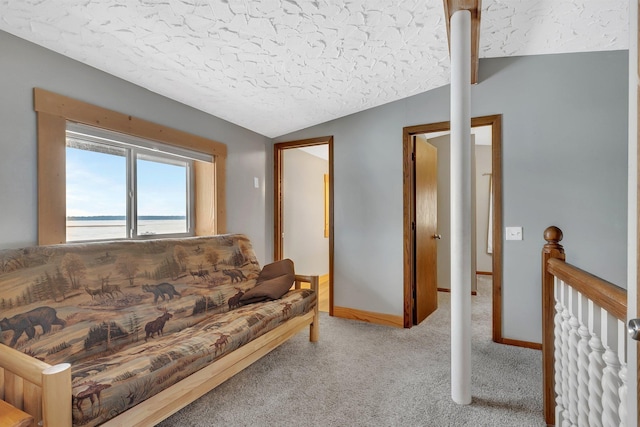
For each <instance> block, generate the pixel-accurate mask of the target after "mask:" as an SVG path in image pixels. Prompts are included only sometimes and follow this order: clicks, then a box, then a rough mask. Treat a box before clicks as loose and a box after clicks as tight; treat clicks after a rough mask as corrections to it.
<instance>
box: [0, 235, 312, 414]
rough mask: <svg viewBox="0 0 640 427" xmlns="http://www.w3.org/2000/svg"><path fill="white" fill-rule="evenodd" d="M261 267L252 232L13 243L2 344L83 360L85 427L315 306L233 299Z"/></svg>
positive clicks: (5, 270) (4, 274)
mask: <svg viewBox="0 0 640 427" xmlns="http://www.w3.org/2000/svg"><path fill="white" fill-rule="evenodd" d="M225 271H227V272H228V271H239V272H241V275H239V274H236V275H235V276H230V275H229V274H225ZM259 273H260V266H259V265H258V262H257V260H256V257H255V254H254V252H253V249H252V247H251V243H250V241H249V240H248V239H247V238H246V237H245V236H243V235H223V236H211V237H196V238H184V239H159V240H148V241H128V242H125V241H120V242H115V241H114V242H100V243H92V244H67V245H55V246H41V247H31V248H24V249H17V250H3V251H0V329H1V331H0V342H4V343H5V345H9V346H11V347H14V348H16V349H18V350H20V351H22V352H24V353H27V354H29V355H31V356H34V357H36V358H38V359H41V360H43V361H45V362H47V363H50V364H56V363H61V362H69V363H71V364H72V386H73V396H74V398H73V419H74V425H78V426H80V425H82V426H94V425H98V424H100V423H103V422H105V421H106V420H107V419H109V418H110V417H113V416H115V415H117V414H119V413H121V412H123V411H125V410H126V409H128V408H129V407H131V406H134V405H135V404H137V403H139V402H141V401H143V400H145V399H147V398H149V397H150V396H153V395H154V394H156V393H158V392H159V391H161V390H163V389H164V388H166V387H168V386H170V385H172V384H174V383H176V382H177V381H179V380H180V379H182V378H184V377H186V376H188V375H190V374H191V373H193V372H195V371H197V370H198V369H201V368H202V367H204V366H206V365H207V364H208V363H210V362H211V361H213V360H215V359H217V358H219V357H221V356H222V355H224V354H228V353H229V352H231V351H233V350H234V349H236V348H238V347H240V346H241V345H243V344H245V343H247V342H249V341H251V340H252V339H254V338H256V337H258V336H260V335H262V334H263V333H265V332H267V331H269V330H271V329H273V328H275V327H276V326H278V325H279V324H280V323H282V322H283V321H285V320H286V319H288V318H291V317H293V316H296V315H300V314H303V313H305V312H307V311H309V310H311V309H312V308H313V306H314V305H315V298H316V296H315V294H313V292H311V291H309V290H299V291H296V290H292V291H290V292H289V293H288V294H286V295H285V296H284V297H283V298H282V299H280V300H276V301H271V302H267V303H259V304H250V305H242V304H238V303H237V301H236V300H233V298H234V297H236V296H237V295H238V294H239V293H244V292H246V291H247V290H249V289H252V288H253V287H254V286H255V282H256V278H257V277H258V274H259ZM230 301H231V302H230Z"/></svg>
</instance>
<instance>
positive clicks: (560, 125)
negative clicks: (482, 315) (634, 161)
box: [276, 51, 628, 342]
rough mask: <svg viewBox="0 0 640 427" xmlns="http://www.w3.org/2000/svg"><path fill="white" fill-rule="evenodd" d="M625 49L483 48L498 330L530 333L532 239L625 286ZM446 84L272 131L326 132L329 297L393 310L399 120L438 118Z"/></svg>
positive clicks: (445, 116) (536, 274) (396, 301)
mask: <svg viewBox="0 0 640 427" xmlns="http://www.w3.org/2000/svg"><path fill="white" fill-rule="evenodd" d="M627 81H628V53H627V52H626V51H625V52H622V51H617V52H601V53H582V54H564V55H544V56H530V57H515V58H496V59H483V60H481V62H480V83H479V84H478V85H475V86H473V88H472V115H473V116H474V117H477V116H485V115H491V114H502V115H503V129H502V130H503V150H502V161H503V212H504V217H503V218H504V220H503V223H504V225H505V226H522V227H523V228H524V240H523V241H506V242H504V245H503V247H504V258H503V272H504V275H503V308H504V312H503V317H502V321H503V325H502V326H503V336H504V337H505V338H510V339H517V340H523V341H530V342H540V337H541V327H540V324H541V314H540V312H541V305H540V269H541V267H540V251H541V248H542V245H543V244H544V240H543V239H542V232H543V231H544V229H545V228H546V227H547V226H549V225H557V226H559V227H560V228H562V230H563V231H564V235H565V240H564V242H563V243H564V244H565V248H566V251H567V260H568V261H569V262H571V263H573V264H575V265H577V266H578V267H581V268H583V269H586V270H588V271H590V272H592V273H594V274H596V275H599V276H601V277H603V278H604V279H607V280H609V281H611V282H613V283H615V284H617V285H619V286H622V287H626V248H627V237H626V220H627V217H626V215H627V120H628V119H627V109H628V103H627V89H628V82H627ZM449 104H450V103H449V87H448V86H447V87H442V88H439V89H435V90H432V91H429V92H426V93H423V94H420V95H416V96H413V97H410V98H406V99H404V100H400V101H397V102H393V103H390V104H386V105H383V106H380V107H377V108H373V109H370V110H367V111H364V112H361V113H357V114H353V115H351V116H348V117H344V118H341V119H337V120H334V121H331V122H327V123H324V124H321V125H318V126H314V127H311V128H308V129H305V130H302V131H298V132H295V133H291V134H288V135H284V136H281V137H279V138H277V139H276V142H280V141H289V140H296V139H303V138H311V137H317V136H327V135H333V136H334V177H333V180H334V192H335V194H334V198H335V219H334V220H335V277H334V298H335V299H334V301H335V305H338V306H343V307H350V308H355V309H360V310H368V311H374V312H380V313H388V314H394V315H402V307H403V306H402V304H403V294H402V293H403V291H402V289H403V288H402V277H403V275H402V268H403V258H402V253H403V252H402V249H403V246H402V244H403V242H402V239H403V230H402V203H403V202H402V128H403V127H405V126H410V125H418V124H424V123H434V122H440V121H446V120H449Z"/></svg>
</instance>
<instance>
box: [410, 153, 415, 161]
mask: <svg viewBox="0 0 640 427" xmlns="http://www.w3.org/2000/svg"><path fill="white" fill-rule="evenodd" d="M411 160H412V161H414V162H415V161H416V153H415V152H414V153H411Z"/></svg>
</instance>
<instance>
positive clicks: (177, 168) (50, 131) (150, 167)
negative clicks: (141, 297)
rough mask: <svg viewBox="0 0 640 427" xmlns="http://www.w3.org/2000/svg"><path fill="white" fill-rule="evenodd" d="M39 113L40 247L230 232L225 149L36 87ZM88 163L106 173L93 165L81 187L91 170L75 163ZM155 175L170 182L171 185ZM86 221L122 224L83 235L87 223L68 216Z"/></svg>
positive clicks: (197, 137)
mask: <svg viewBox="0 0 640 427" xmlns="http://www.w3.org/2000/svg"><path fill="white" fill-rule="evenodd" d="M34 109H35V111H36V112H37V119H38V120H37V125H38V243H39V244H41V245H43V244H57V243H64V242H66V241H78V240H98V239H113V238H144V237H148V236H150V235H153V236H154V237H160V236H167V235H170V236H189V235H196V236H200V235H211V234H220V233H224V232H225V231H226V230H225V223H226V216H225V203H224V201H225V163H226V146H225V145H224V144H221V143H219V142H216V141H213V140H210V139H206V138H203V137H200V136H196V135H193V134H190V133H187V132H183V131H179V130H176V129H172V128H168V127H166V126H162V125H159V124H156V123H152V122H148V121H145V120H141V119H138V118H135V117H132V116H128V115H125V114H122V113H118V112H115V111H111V110H107V109H104V108H101V107H98V106H95V105H91V104H88V103H85V102H82V101H78V100H76V99H72V98H68V97H65V96H62V95H58V94H55V93H52V92H48V91H45V90H43V89H39V88H36V89H34ZM91 162H94V163H97V164H99V165H100V166H101V169H98V168H97V167H91V168H89V169H90V172H92V174H93V175H92V176H91V179H94V180H95V181H93V185H91V186H90V187H87V186H86V185H85V186H84V189H83V187H82V186H81V185H80V184H86V181H89V178H87V175H84V178H83V175H82V173H83V171H84V172H86V169H87V168H84V169H81V168H80V167H79V166H78V165H83V166H87V165H91V164H92V163H91ZM74 165H75V166H74ZM158 176H161V177H163V178H167V180H170V181H171V182H172V185H173V186H172V188H169V186H168V185H165V184H163V181H160V180H159V178H158ZM107 177H108V178H110V179H111V180H112V181H110V182H109V185H106V184H105V182H106V181H104V179H106V178H107ZM83 179H84V181H85V182H83ZM101 179H102V181H101ZM87 188H88V189H87ZM159 188H160V190H161V191H158V189H159ZM97 193H99V196H96V194H97ZM83 198H84V201H85V202H84V205H83V204H82V200H83ZM87 200H89V202H88V203H87V202H86V201H87ZM110 200H111V201H110ZM98 203H103V205H101V206H94V207H99V208H101V209H103V210H95V209H93V208H94V207H92V206H91V205H92V204H98ZM83 206H84V207H83ZM89 207H91V208H92V210H89V209H88V208H89ZM97 212H104V214H101V213H97ZM83 216H84V217H87V216H107V217H108V218H109V219H110V220H111V221H120V223H118V224H115V223H110V224H104V223H102V224H98V225H102V226H104V225H110V226H113V227H111V229H109V230H107V228H109V227H91V228H93V229H94V231H96V230H97V231H98V232H99V236H97V237H96V236H93V237H87V236H84V237H81V236H78V235H77V232H78V231H80V228H82V226H83V224H79V225H80V227H71V226H74V225H75V226H77V225H78V224H77V223H69V224H67V219H70V220H75V221H89V219H86V218H84V219H79V218H78V217H83ZM159 217H160V218H159ZM93 219H95V218H93ZM97 220H100V219H97ZM165 220H166V221H165ZM68 225H69V226H70V227H68ZM88 225H90V224H89V223H87V222H85V223H84V227H85V228H89V227H87V226H88ZM94 225H95V224H94ZM68 228H69V230H68ZM72 228H73V230H71V229H72ZM98 229H100V230H98ZM85 231H86V230H85ZM67 232H69V236H68V238H67ZM74 233H76V234H75V235H74Z"/></svg>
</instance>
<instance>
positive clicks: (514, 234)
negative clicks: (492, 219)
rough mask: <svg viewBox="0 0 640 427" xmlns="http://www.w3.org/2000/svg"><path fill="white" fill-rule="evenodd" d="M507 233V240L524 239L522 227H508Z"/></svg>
mask: <svg viewBox="0 0 640 427" xmlns="http://www.w3.org/2000/svg"><path fill="white" fill-rule="evenodd" d="M505 235H506V239H507V240H522V227H506V229H505Z"/></svg>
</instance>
